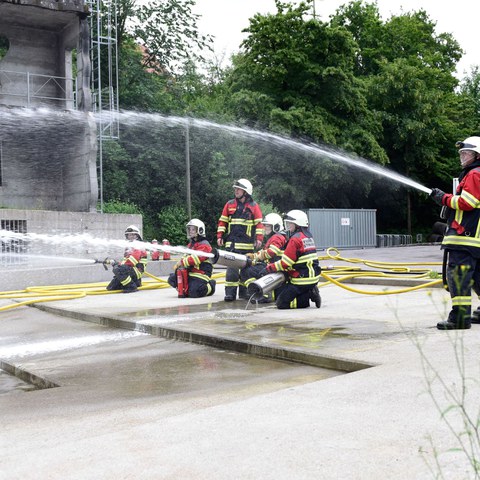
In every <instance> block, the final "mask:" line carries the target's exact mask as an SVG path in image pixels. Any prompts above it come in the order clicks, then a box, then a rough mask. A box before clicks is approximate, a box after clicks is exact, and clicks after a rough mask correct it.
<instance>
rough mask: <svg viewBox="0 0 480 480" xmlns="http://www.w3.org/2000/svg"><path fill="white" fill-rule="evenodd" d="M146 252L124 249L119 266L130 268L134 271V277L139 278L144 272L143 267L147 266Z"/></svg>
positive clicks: (137, 249) (136, 249) (130, 248)
mask: <svg viewBox="0 0 480 480" xmlns="http://www.w3.org/2000/svg"><path fill="white" fill-rule="evenodd" d="M147 258H148V257H147V251H146V250H143V249H140V248H134V247H128V248H126V249H125V252H124V253H123V259H122V260H121V262H120V265H126V266H128V267H132V268H133V270H134V271H135V275H136V277H137V278H140V277H141V276H142V274H143V272H144V271H145V267H146V265H147Z"/></svg>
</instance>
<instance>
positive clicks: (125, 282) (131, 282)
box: [107, 265, 139, 291]
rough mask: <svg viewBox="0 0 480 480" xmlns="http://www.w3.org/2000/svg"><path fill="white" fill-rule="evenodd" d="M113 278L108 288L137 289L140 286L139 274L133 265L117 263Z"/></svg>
mask: <svg viewBox="0 0 480 480" xmlns="http://www.w3.org/2000/svg"><path fill="white" fill-rule="evenodd" d="M113 275H114V277H113V279H112V281H111V282H110V283H109V284H108V285H107V290H124V291H131V290H136V289H137V287H138V286H139V285H138V283H137V280H138V279H137V275H136V274H135V270H134V269H133V267H130V266H128V265H115V266H114V267H113Z"/></svg>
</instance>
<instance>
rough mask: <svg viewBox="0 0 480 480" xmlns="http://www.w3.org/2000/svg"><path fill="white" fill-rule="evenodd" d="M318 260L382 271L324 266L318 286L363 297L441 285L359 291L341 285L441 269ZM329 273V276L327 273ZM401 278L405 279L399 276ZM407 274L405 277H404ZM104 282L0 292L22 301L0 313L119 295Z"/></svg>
mask: <svg viewBox="0 0 480 480" xmlns="http://www.w3.org/2000/svg"><path fill="white" fill-rule="evenodd" d="M318 259H319V261H320V262H322V261H325V260H330V261H331V260H334V261H343V262H347V263H352V264H363V265H365V266H367V267H370V268H373V269H377V270H383V271H374V270H368V271H366V270H361V268H360V267H349V266H338V267H336V268H330V267H327V268H326V269H324V270H323V271H322V274H321V276H322V277H323V279H324V280H325V281H324V282H321V283H320V284H319V287H325V286H327V285H330V284H333V285H336V286H337V287H340V288H343V289H345V290H349V291H350V292H354V293H358V294H362V295H393V294H399V293H407V292H411V291H414V290H419V289H421V288H430V287H433V286H435V285H438V284H440V283H442V280H441V279H438V280H432V281H429V282H426V283H422V284H419V285H415V286H413V287H406V288H401V289H396V290H384V291H371V290H370V291H369V290H360V289H358V288H353V287H350V286H347V285H344V284H343V282H346V281H347V280H351V279H352V278H358V277H373V278H375V277H382V278H392V277H393V278H409V279H412V278H413V279H428V278H434V277H435V276H438V273H436V272H433V271H432V270H430V269H425V268H410V267H412V266H420V265H422V266H440V265H441V262H438V263H437V262H430V263H389V262H376V261H370V260H362V259H359V258H344V257H341V256H340V252H339V251H338V250H337V249H336V248H333V247H331V248H329V249H327V255H326V256H321V257H318ZM326 272H328V273H326ZM402 275H404V276H402ZM405 275H407V276H408V277H405ZM144 276H146V277H149V278H150V279H151V280H152V281H150V282H143V285H142V286H141V287H140V288H139V290H156V289H159V288H171V287H170V285H169V284H168V282H167V281H166V280H165V279H163V278H160V277H156V276H155V275H152V274H151V273H148V272H145V273H144ZM224 277H225V273H215V274H213V275H212V278H213V279H215V280H217V283H224V282H225V280H224ZM106 285H107V283H106V282H99V283H84V284H74V285H51V286H39V287H28V288H26V289H25V290H12V291H7V292H0V301H1V300H7V299H22V298H25V299H27V300H23V301H20V302H16V303H14V304H9V305H5V306H2V307H0V312H2V311H6V310H9V309H12V308H17V307H21V306H25V305H31V304H33V303H41V302H54V301H59V300H73V299H77V298H83V297H86V296H87V295H110V294H115V293H119V292H120V290H106V289H105V287H106Z"/></svg>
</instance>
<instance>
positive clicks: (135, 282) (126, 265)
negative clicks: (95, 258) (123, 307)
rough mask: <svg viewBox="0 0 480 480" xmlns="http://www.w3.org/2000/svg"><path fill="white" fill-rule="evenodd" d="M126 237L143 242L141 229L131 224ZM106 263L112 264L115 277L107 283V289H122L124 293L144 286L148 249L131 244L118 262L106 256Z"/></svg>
mask: <svg viewBox="0 0 480 480" xmlns="http://www.w3.org/2000/svg"><path fill="white" fill-rule="evenodd" d="M125 239H126V240H128V241H129V242H142V241H143V240H142V237H141V235H140V230H139V229H138V227H137V226H135V225H130V226H128V227H127V228H126V230H125ZM103 264H104V265H112V267H113V269H112V270H113V275H114V277H113V279H112V281H111V282H110V283H109V284H108V285H107V290H122V291H123V293H131V292H136V291H137V289H138V287H141V286H142V275H143V272H144V271H145V266H146V264H147V251H146V250H144V249H143V248H139V247H138V246H131V247H130V246H129V247H127V248H126V249H125V251H124V252H123V258H122V260H120V262H117V261H115V260H113V259H111V258H106V259H105V260H104V262H103Z"/></svg>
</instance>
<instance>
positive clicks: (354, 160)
mask: <svg viewBox="0 0 480 480" xmlns="http://www.w3.org/2000/svg"><path fill="white" fill-rule="evenodd" d="M102 115H106V114H105V113H103V114H98V116H97V121H102ZM108 115H109V118H108V121H111V113H110V112H109V113H108ZM147 116H148V119H149V120H150V121H153V122H158V123H162V124H165V125H169V126H187V125H189V126H194V127H198V128H202V129H205V130H210V129H212V128H214V129H217V130H223V131H226V132H229V133H232V134H235V135H239V136H241V137H244V138H251V139H254V140H258V139H261V140H264V141H266V142H270V143H272V144H274V145H278V146H280V147H282V148H284V147H285V146H287V147H290V148H292V149H294V150H302V151H308V152H310V153H312V154H314V155H320V156H323V157H327V158H330V159H331V160H335V161H337V162H341V163H344V164H346V165H349V166H352V167H355V168H360V169H362V170H366V171H369V172H371V173H375V174H377V175H380V176H383V177H386V178H389V179H391V180H394V181H396V182H398V183H402V184H404V185H407V186H409V187H412V188H415V189H417V190H420V191H421V192H424V193H427V194H430V193H431V191H432V190H431V189H430V188H427V187H425V186H424V185H422V184H420V183H418V182H416V181H414V180H412V179H411V178H408V177H405V176H404V175H401V174H399V173H397V172H394V171H393V170H389V169H388V168H385V167H382V166H381V165H379V164H377V163H374V162H371V161H368V160H366V159H364V158H361V157H357V156H353V155H349V154H347V153H345V152H342V151H340V150H339V149H334V148H332V147H330V146H320V145H317V144H313V143H309V144H305V143H301V142H299V141H296V140H292V139H289V138H285V137H280V136H278V135H274V134H272V133H267V132H261V131H258V130H252V129H249V128H244V127H236V126H233V125H223V124H218V123H214V122H210V121H208V120H200V119H195V118H185V117H173V116H172V117H170V116H168V117H167V116H164V115H161V114H150V113H149V114H146V113H138V112H121V113H118V114H116V117H117V120H118V121H119V122H120V123H124V124H127V125H128V124H136V123H139V122H143V121H145V119H146V118H147Z"/></svg>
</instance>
